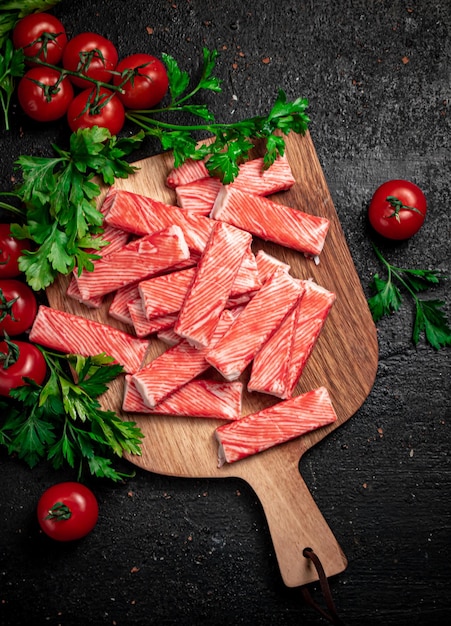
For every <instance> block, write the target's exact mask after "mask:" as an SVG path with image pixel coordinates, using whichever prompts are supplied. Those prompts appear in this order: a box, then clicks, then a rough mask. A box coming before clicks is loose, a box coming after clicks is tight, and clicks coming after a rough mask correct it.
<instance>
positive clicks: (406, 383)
mask: <svg viewBox="0 0 451 626" xmlns="http://www.w3.org/2000/svg"><path fill="white" fill-rule="evenodd" d="M54 12H55V14H56V15H58V16H59V17H60V18H61V19H62V21H63V22H64V24H65V25H66V27H67V30H68V32H69V34H76V33H78V32H81V31H85V30H93V31H97V32H99V33H101V34H103V35H105V36H107V37H110V38H111V39H112V40H113V41H114V42H115V43H116V44H117V47H118V49H119V52H120V54H121V55H122V56H123V55H126V54H129V53H132V52H136V51H148V52H150V53H153V54H156V55H159V54H161V52H167V53H169V54H171V55H173V56H174V57H175V58H176V59H178V60H179V62H180V64H181V65H182V66H183V67H184V69H187V70H188V71H189V72H193V71H195V70H196V68H198V66H199V60H200V56H201V49H202V47H203V46H206V47H208V48H210V49H214V48H216V49H218V50H219V52H220V55H219V58H218V63H217V71H216V74H217V75H218V76H219V77H220V78H222V79H223V92H222V94H220V95H215V96H209V103H210V105H211V107H212V109H213V110H214V111H215V113H216V116H217V118H218V119H220V120H222V121H229V120H237V119H240V118H244V117H249V116H252V115H255V114H259V113H265V112H266V111H267V110H268V108H269V107H270V106H271V104H272V102H273V100H274V98H275V96H276V93H277V89H278V88H279V87H280V88H282V89H284V90H285V91H286V93H287V96H288V98H289V99H294V98H295V97H298V96H303V97H307V98H308V99H309V102H310V106H309V113H310V116H311V119H312V122H311V126H310V130H311V134H312V138H313V141H314V143H315V146H316V149H317V152H318V156H319V159H320V161H321V164H322V166H323V169H324V173H325V176H326V179H327V181H328V184H329V186H330V190H331V193H332V197H333V199H334V202H335V206H336V209H337V212H338V214H339V217H340V220H341V223H342V226H343V229H344V232H345V235H346V238H347V241H348V244H349V248H350V250H351V253H352V256H353V259H354V262H355V265H356V268H357V271H358V274H359V276H360V278H361V281H362V285H363V288H364V290H365V293H366V294H367V295H369V284H370V282H371V279H372V277H373V275H374V273H375V272H377V271H381V269H382V268H381V267H380V266H379V264H378V263H377V261H376V259H375V257H374V254H373V252H372V248H371V243H370V238H369V231H368V229H367V225H366V209H367V206H368V202H369V200H370V198H371V195H372V193H373V191H374V190H375V188H376V187H377V186H378V185H379V184H380V183H382V182H383V181H385V180H387V179H389V178H407V179H410V180H412V181H414V182H416V183H417V184H419V185H420V186H421V187H422V189H423V190H424V191H425V193H426V195H427V198H428V202H429V214H428V217H427V220H426V223H425V226H424V227H423V229H422V230H421V231H420V232H419V233H418V234H417V235H416V236H414V237H413V238H412V239H411V240H409V241H407V242H403V243H399V244H396V245H388V246H385V247H384V251H385V252H386V253H387V256H388V258H389V259H390V260H391V261H392V262H393V263H395V264H398V265H401V266H405V267H421V268H430V269H433V268H440V269H442V270H444V271H445V272H447V273H449V271H450V256H451V244H450V240H451V237H450V234H451V233H450V217H449V216H450V207H449V204H450V201H451V191H450V174H451V168H450V156H451V155H450V149H451V137H450V126H451V125H450V120H451V111H450V75H451V63H450V61H451V39H450V36H451V34H450V31H451V4H450V3H449V0H437V1H434V0H422V1H415V0H414V1H413V2H405V1H402V0H394V1H389V0H368V1H362V0H360V1H359V0H352V1H349V2H347V1H346V0H334V1H332V0H321V1H320V2H303V1H298V0H286V1H285V2H278V3H277V2H273V1H269V0H268V1H261V0H253V1H252V2H249V3H243V2H237V1H235V0H229V1H228V2H223V1H210V0H208V1H207V0H176V1H174V2H173V1H170V0H160V2H155V1H154V2H148V1H145V0H129V1H121V0H89V1H88V0H77V2H70V1H69V0H63V2H61V4H60V5H59V6H58V7H56V9H55V11H54ZM67 137H68V131H67V129H66V127H65V125H64V123H58V124H52V125H49V126H48V127H39V126H34V125H33V124H32V123H30V121H27V120H26V119H25V118H24V117H23V116H22V115H21V114H20V112H19V111H18V110H17V109H15V110H14V113H13V116H12V128H11V131H10V132H9V133H7V132H5V131H3V130H2V131H1V134H0V142H1V143H0V146H1V159H0V179H1V181H0V182H1V188H2V190H7V189H10V188H11V184H12V182H11V180H12V177H13V161H14V160H15V159H16V158H17V157H18V156H19V155H20V154H34V155H38V154H45V155H48V154H50V152H51V148H50V145H51V142H56V143H58V145H64V142H65V141H66V140H67ZM156 149H157V148H156V147H155V146H153V145H150V146H149V145H147V144H146V146H145V148H144V149H143V151H142V152H141V153H139V154H138V155H135V156H136V157H139V158H141V157H144V156H147V155H150V154H152V153H154V152H155V150H156ZM152 151H154V152H152ZM448 290H449V286H448V285H446V284H444V285H443V286H440V287H438V288H437V289H435V290H434V291H433V292H432V294H431V296H430V297H434V298H438V299H447V298H448ZM447 302H448V304H447V308H446V311H447V314H448V315H449V314H450V306H449V302H450V299H449V298H448V299H447ZM412 323H413V309H412V307H411V305H410V302H409V300H408V299H406V300H405V304H404V305H403V307H402V309H401V310H400V311H399V313H397V314H396V315H394V316H392V317H391V318H389V319H385V320H383V321H381V322H379V323H378V337H379V347H380V359H379V369H378V375H377V378H376V382H375V385H374V388H373V390H372V392H371V394H370V396H369V397H368V399H367V400H366V402H365V403H364V405H363V406H362V408H361V409H360V410H359V411H358V412H357V414H356V415H355V416H354V417H353V418H351V420H349V421H348V422H347V423H346V424H344V425H343V426H342V427H341V428H340V429H338V430H337V431H335V432H334V433H333V434H331V435H330V436H329V437H328V438H327V439H326V440H324V441H323V442H322V443H320V444H319V445H318V446H316V447H315V448H314V449H312V450H311V451H310V452H309V453H308V454H307V455H306V456H305V457H303V459H302V462H301V465H300V467H301V473H302V475H303V477H304V479H305V480H306V482H307V484H308V485H309V488H310V490H311V492H312V494H313V496H314V498H315V500H316V502H317V504H318V506H319V508H320V509H321V511H322V513H323V515H324V516H325V518H326V520H327V522H328V524H329V526H330V527H331V529H332V531H333V532H334V534H335V536H336V537H337V540H338V542H339V543H340V545H341V547H342V548H343V550H344V552H345V554H346V556H347V558H348V561H349V564H348V567H347V569H346V570H345V571H344V572H343V573H342V574H340V575H338V576H336V577H334V578H333V579H331V580H330V586H331V589H332V593H333V596H334V600H335V603H336V606H337V609H338V612H339V614H340V616H341V618H342V620H343V621H344V623H346V624H349V625H351V624H352V625H354V626H360V625H361V624H366V625H367V626H372V625H384V626H407V625H409V626H414V625H416V624H418V625H420V624H421V625H422V624H426V623H430V624H434V625H435V626H441V625H444V624H447V623H448V622H449V619H450V617H451V599H450V593H449V591H450V589H449V584H450V578H451V565H450V562H451V561H450V558H449V548H450V530H451V519H450V508H451V507H450V479H451V468H450V462H449V449H450V443H451V435H450V431H449V427H450V404H451V403H450V399H451V397H450V353H449V348H448V349H444V350H441V351H439V352H436V351H435V350H434V349H433V348H431V347H430V346H428V345H427V344H426V343H425V342H424V341H423V339H422V340H421V341H420V342H419V344H418V345H417V347H414V346H413V344H412V342H411V339H410V338H411V329H412ZM0 467H1V480H0V520H1V532H0V623H1V624H2V625H4V626H10V625H12V624H15V625H18V624H20V625H22V624H35V625H41V624H49V625H50V626H55V625H57V624H62V625H64V626H75V625H78V624H80V625H81V624H86V625H88V624H89V625H96V626H99V625H112V624H117V625H118V626H129V625H146V626H148V625H151V624H155V625H156V624H158V625H160V624H176V623H177V624H215V625H216V624H217V625H226V624H227V625H233V624H261V625H265V624H268V625H270V624H271V625H277V626H279V625H280V626H282V625H294V624H309V625H314V624H322V623H325V620H324V619H323V618H322V617H320V616H319V615H318V614H317V613H316V612H314V611H313V610H312V609H311V608H309V607H308V606H307V605H306V604H304V602H303V600H302V596H301V593H300V590H299V589H288V588H286V587H285V586H284V584H283V583H282V581H281V578H280V575H279V572H278V567H277V563H276V560H275V555H274V551H273V547H272V544H271V539H270V536H269V532H268V528H267V525H266V521H265V518H264V515H263V512H262V509H261V507H260V504H259V502H258V501H257V499H256V497H255V495H254V493H253V492H252V490H251V489H250V488H248V486H247V485H246V484H244V483H243V482H241V481H238V480H236V481H235V480H220V481H216V480H190V479H175V478H168V477H165V476H158V475H154V474H150V473H145V472H142V471H139V470H138V471H137V473H136V475H135V477H134V478H131V479H130V480H128V481H127V482H126V483H124V484H110V483H105V482H102V481H93V482H92V483H90V485H91V487H92V489H93V490H94V492H95V493H96V495H97V497H98V499H99V504H100V518H99V522H98V525H97V527H96V529H95V531H94V532H93V533H91V534H90V535H89V536H87V537H86V538H85V539H84V540H82V541H80V542H78V543H74V544H70V545H60V544H56V543H53V542H51V541H50V540H48V539H47V538H46V537H45V536H43V535H42V534H40V533H39V532H38V527H37V523H36V519H35V506H36V502H37V499H38V497H39V495H40V494H41V493H42V491H43V490H44V489H45V488H46V487H48V486H50V485H51V484H53V483H55V482H59V481H60V480H64V479H71V478H73V475H72V474H71V473H70V472H68V471H61V472H55V471H52V470H51V469H49V468H48V467H47V466H46V465H44V464H42V465H39V466H38V467H36V468H35V469H33V470H29V469H28V468H27V467H26V466H24V465H23V464H21V463H20V462H18V461H17V460H15V459H12V458H9V457H8V456H7V454H6V452H5V451H2V452H1V456H0ZM124 469H126V470H127V469H129V466H128V465H127V464H126V463H125V462H124ZM299 558H300V559H301V558H303V557H302V556H301V555H300V556H299ZM313 594H314V596H315V598H316V599H317V600H318V601H321V596H320V594H319V589H318V586H313Z"/></svg>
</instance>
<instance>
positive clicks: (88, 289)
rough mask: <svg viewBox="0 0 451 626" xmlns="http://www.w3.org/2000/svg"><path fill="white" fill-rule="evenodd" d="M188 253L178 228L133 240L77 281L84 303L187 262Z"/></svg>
mask: <svg viewBox="0 0 451 626" xmlns="http://www.w3.org/2000/svg"><path fill="white" fill-rule="evenodd" d="M189 259H190V252H189V249H188V246H187V244H186V241H185V238H184V236H183V232H182V230H181V228H180V227H179V226H170V227H169V228H166V230H163V231H161V232H159V233H156V234H154V235H148V236H147V237H142V238H140V239H136V240H135V241H132V242H131V243H129V244H127V245H125V246H123V248H121V249H120V250H118V251H117V252H112V253H111V254H109V255H108V256H106V257H105V258H103V259H99V260H98V261H95V262H94V270H93V271H91V272H88V271H86V270H84V271H83V272H82V273H81V274H80V276H78V277H77V284H78V288H79V290H80V294H81V297H82V298H83V299H89V298H92V297H94V296H101V295H104V294H106V293H111V292H112V291H116V289H119V288H120V287H124V286H125V285H129V284H132V283H136V282H138V281H140V280H143V279H145V278H148V277H150V276H152V275H154V274H158V273H159V272H162V271H164V270H167V269H169V268H172V267H175V266H177V265H178V264H180V263H182V262H183V261H189Z"/></svg>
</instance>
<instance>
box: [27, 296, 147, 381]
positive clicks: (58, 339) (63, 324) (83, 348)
mask: <svg viewBox="0 0 451 626" xmlns="http://www.w3.org/2000/svg"><path fill="white" fill-rule="evenodd" d="M29 338H30V341H33V342H34V343H37V344H40V345H42V346H45V347H47V348H51V349H52V350H58V351H60V352H64V353H65V354H81V355H82V356H95V355H97V354H101V353H103V352H105V353H106V354H108V355H109V356H112V357H113V358H114V360H115V361H116V362H117V363H120V364H121V365H122V366H123V368H124V370H125V372H127V373H129V374H132V373H134V372H136V371H137V370H138V369H139V368H140V367H141V365H142V362H143V360H144V357H145V355H146V352H147V348H148V346H149V342H148V341H145V340H143V339H137V338H136V337H133V336H132V335H129V334H128V333H126V332H124V331H122V330H119V329H117V328H113V327H112V326H109V325H108V324H102V323H100V322H95V321H92V320H89V319H87V318H85V317H82V316H80V315H74V314H72V313H66V311H59V310H58V309H52V308H50V307H47V306H45V305H41V306H40V307H39V309H38V313H37V315H36V318H35V320H34V323H33V326H32V327H31V330H30V335H29Z"/></svg>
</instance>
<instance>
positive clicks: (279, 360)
mask: <svg viewBox="0 0 451 626" xmlns="http://www.w3.org/2000/svg"><path fill="white" fill-rule="evenodd" d="M300 282H301V284H302V285H303V289H304V293H303V296H302V298H301V299H300V300H299V303H298V304H297V306H296V307H295V309H293V311H291V313H290V314H289V315H288V316H287V317H286V318H285V320H284V321H283V322H282V324H281V325H280V327H279V328H278V329H277V331H276V332H275V333H274V335H273V336H272V337H271V338H270V339H269V340H268V341H267V342H266V343H265V345H264V346H263V347H262V349H261V350H260V351H259V352H258V354H256V356H255V359H254V361H253V362H252V370H251V375H250V378H249V382H248V385H247V390H248V391H250V392H252V391H258V392H260V393H268V394H271V395H274V396H277V397H279V398H282V399H286V398H290V397H291V396H292V395H293V391H294V388H295V386H296V384H297V382H298V380H299V378H300V376H301V374H302V372H303V370H304V367H305V365H306V363H307V361H308V359H309V357H310V355H311V353H312V351H313V348H314V346H315V344H316V342H317V341H318V337H319V335H320V333H321V330H322V328H323V326H324V324H325V321H326V319H327V316H328V315H329V311H330V309H331V308H332V305H333V303H334V302H335V294H334V293H332V292H330V291H328V290H327V289H325V288H324V287H321V286H320V285H318V284H316V283H315V282H314V281H313V280H303V281H300Z"/></svg>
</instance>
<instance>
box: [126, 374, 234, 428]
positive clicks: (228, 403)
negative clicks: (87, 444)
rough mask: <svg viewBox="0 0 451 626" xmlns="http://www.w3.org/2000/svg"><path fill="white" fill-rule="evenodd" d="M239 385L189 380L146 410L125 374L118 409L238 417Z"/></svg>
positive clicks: (218, 417)
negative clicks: (153, 406)
mask: <svg viewBox="0 0 451 626" xmlns="http://www.w3.org/2000/svg"><path fill="white" fill-rule="evenodd" d="M242 392H243V385H242V383H240V382H233V383H228V382H218V381H216V380H202V379H198V380H192V381H191V382H189V383H186V385H183V387H180V389H178V390H177V391H174V393H172V394H171V395H170V396H168V397H167V398H166V400H163V402H160V403H159V404H157V406H156V407H155V409H149V407H147V406H146V405H145V404H144V402H143V400H142V397H141V394H140V393H139V392H138V391H137V389H136V387H135V385H134V384H133V381H132V380H131V376H129V375H127V376H126V377H125V388H124V397H123V403H122V409H123V410H124V411H127V412H129V413H146V414H152V415H186V416H189V417H207V418H213V419H225V420H228V421H233V420H237V419H240V417H241V406H242Z"/></svg>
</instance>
